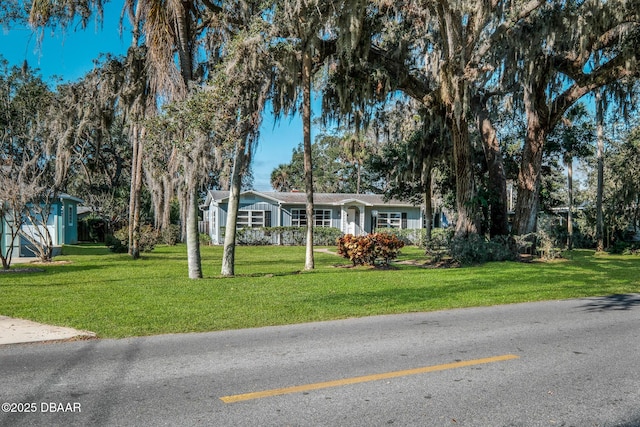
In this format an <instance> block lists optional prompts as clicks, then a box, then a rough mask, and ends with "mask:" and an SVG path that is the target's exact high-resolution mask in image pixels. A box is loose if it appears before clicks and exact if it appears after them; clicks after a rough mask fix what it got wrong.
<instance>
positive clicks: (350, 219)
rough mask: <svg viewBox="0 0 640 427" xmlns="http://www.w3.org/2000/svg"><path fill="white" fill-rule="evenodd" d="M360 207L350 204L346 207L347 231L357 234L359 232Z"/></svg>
mask: <svg viewBox="0 0 640 427" xmlns="http://www.w3.org/2000/svg"><path fill="white" fill-rule="evenodd" d="M359 220H360V209H358V208H356V207H354V206H352V207H350V208H347V233H348V234H353V235H358V234H360V227H359Z"/></svg>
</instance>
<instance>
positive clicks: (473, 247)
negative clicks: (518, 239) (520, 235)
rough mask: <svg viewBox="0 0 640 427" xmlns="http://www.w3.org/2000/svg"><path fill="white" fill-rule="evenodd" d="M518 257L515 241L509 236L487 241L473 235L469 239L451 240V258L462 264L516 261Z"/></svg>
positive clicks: (456, 238)
mask: <svg viewBox="0 0 640 427" xmlns="http://www.w3.org/2000/svg"><path fill="white" fill-rule="evenodd" d="M517 256H518V252H517V249H516V244H515V241H514V240H513V239H512V238H511V237H509V236H496V237H495V238H493V239H491V240H487V239H486V238H485V237H484V236H481V235H478V234H471V235H469V236H468V237H467V238H459V237H455V238H453V239H452V240H451V257H452V258H453V259H455V260H456V261H458V262H459V263H460V264H483V263H485V262H490V261H508V260H515V259H516V258H517Z"/></svg>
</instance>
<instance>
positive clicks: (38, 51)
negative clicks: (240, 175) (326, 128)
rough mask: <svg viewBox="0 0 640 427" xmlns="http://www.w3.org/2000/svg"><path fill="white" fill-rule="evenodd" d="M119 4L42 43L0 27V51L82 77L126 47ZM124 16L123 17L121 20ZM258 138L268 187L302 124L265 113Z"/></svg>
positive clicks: (257, 166)
mask: <svg viewBox="0 0 640 427" xmlns="http://www.w3.org/2000/svg"><path fill="white" fill-rule="evenodd" d="M120 8H121V2H113V3H108V4H107V5H106V7H105V16H104V21H103V23H102V24H99V23H97V22H96V21H94V20H92V21H90V22H89V23H88V25H87V28H86V29H84V30H83V29H82V28H81V27H80V26H77V28H71V29H69V30H67V31H66V32H62V30H60V29H58V30H56V31H55V32H52V31H50V30H47V31H46V32H45V34H44V38H43V40H42V43H41V44H38V43H37V36H36V34H34V33H33V32H32V31H31V30H30V29H29V28H28V27H24V26H13V27H11V28H10V29H6V28H5V29H0V31H1V33H0V46H2V48H1V49H0V54H2V56H3V57H4V58H5V59H6V60H8V61H9V63H10V64H11V65H18V66H21V65H22V64H23V62H24V61H25V60H27V62H28V63H29V66H31V67H32V68H39V69H40V72H41V74H42V77H43V78H44V79H45V80H47V81H52V82H55V80H53V79H54V77H58V78H61V79H62V81H65V82H66V81H73V80H77V79H79V78H81V77H82V76H83V75H84V74H85V73H87V72H88V71H90V70H91V69H92V68H93V62H94V60H95V59H96V58H98V56H99V55H100V54H101V53H111V54H116V55H119V54H124V53H125V52H126V50H127V48H128V46H129V41H130V37H129V35H128V34H129V33H128V28H130V27H126V26H125V29H124V31H123V36H122V37H121V36H120V34H119V30H118V28H119V20H120ZM126 23H127V20H126V19H125V24H126ZM260 135H261V136H260V142H259V145H258V148H257V150H256V152H255V154H254V159H253V174H254V187H255V189H256V190H260V191H269V190H271V189H272V188H271V184H270V175H271V171H272V170H273V169H274V168H275V167H277V166H278V165H279V164H281V163H288V162H289V161H291V153H292V150H293V148H294V147H296V146H297V145H298V144H299V143H300V142H301V141H302V124H301V120H300V117H299V116H297V115H296V116H294V117H293V118H282V119H281V120H279V121H278V122H277V124H276V122H275V120H274V118H273V116H272V115H270V114H267V115H265V117H264V120H263V125H262V129H261V132H260Z"/></svg>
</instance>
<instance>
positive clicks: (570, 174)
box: [567, 156, 573, 250]
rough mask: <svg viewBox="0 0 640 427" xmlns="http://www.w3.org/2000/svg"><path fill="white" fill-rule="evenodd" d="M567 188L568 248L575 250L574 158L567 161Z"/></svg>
mask: <svg viewBox="0 0 640 427" xmlns="http://www.w3.org/2000/svg"><path fill="white" fill-rule="evenodd" d="M567 186H568V192H569V210H568V212H567V248H568V249H569V250H571V249H573V157H571V156H569V158H568V159H567Z"/></svg>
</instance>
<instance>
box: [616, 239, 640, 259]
mask: <svg viewBox="0 0 640 427" xmlns="http://www.w3.org/2000/svg"><path fill="white" fill-rule="evenodd" d="M608 252H609V253H610V254H612V255H640V242H624V241H622V240H618V241H617V242H615V243H614V244H613V245H611V246H610V247H609V249H608Z"/></svg>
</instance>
